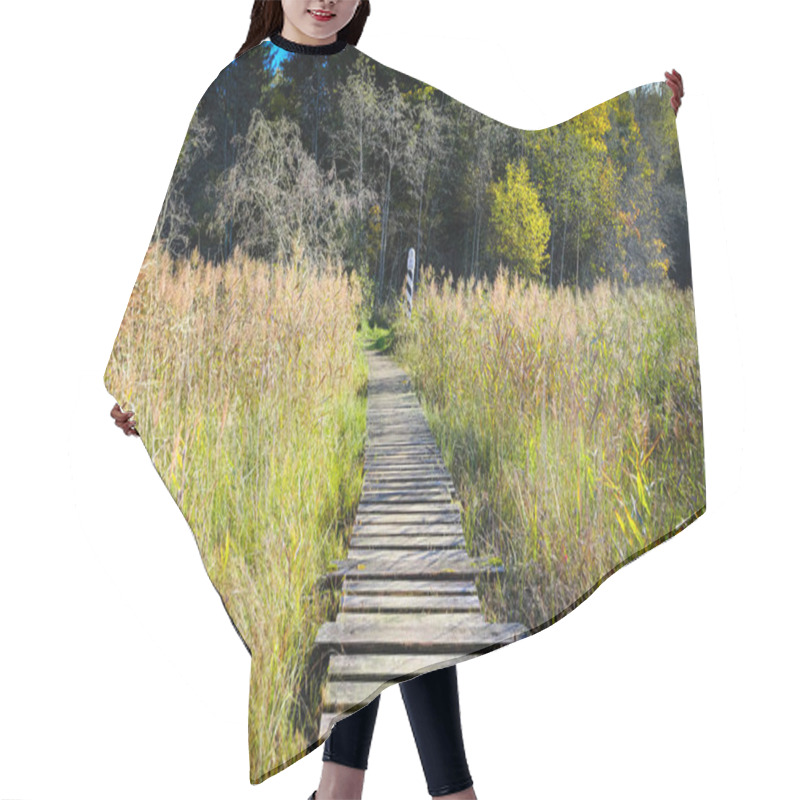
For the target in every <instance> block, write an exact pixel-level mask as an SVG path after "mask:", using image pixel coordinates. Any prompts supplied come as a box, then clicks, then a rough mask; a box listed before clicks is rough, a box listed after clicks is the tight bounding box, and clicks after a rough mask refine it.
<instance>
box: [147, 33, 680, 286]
mask: <svg viewBox="0 0 800 800" xmlns="http://www.w3.org/2000/svg"><path fill="white" fill-rule="evenodd" d="M274 56H275V51H274V49H273V48H269V47H256V48H254V49H253V50H251V51H249V52H247V53H245V54H244V55H243V56H242V57H240V58H239V59H237V60H235V61H233V62H232V63H231V64H230V65H229V66H228V67H226V68H225V70H223V71H222V72H221V73H220V75H219V77H218V78H217V79H216V80H215V81H214V82H213V83H212V85H211V86H210V87H209V89H208V90H207V91H206V93H205V94H204V96H203V98H202V99H201V101H200V103H199V104H198V107H197V110H196V112H195V114H194V116H193V118H192V121H191V123H190V126H189V129H188V131H187V135H186V140H185V142H184V144H183V147H182V149H181V153H180V156H179V158H178V163H177V165H176V168H175V172H174V174H173V176H172V180H171V182H170V186H169V189H168V192H167V196H166V198H165V200H164V204H163V207H162V211H161V214H160V216H159V220H158V224H157V226H156V229H155V231H154V233H153V239H154V240H156V239H158V240H161V241H163V242H164V243H165V244H166V245H167V246H168V247H169V249H170V251H171V252H173V253H174V254H175V255H179V254H181V253H184V254H185V253H188V252H190V251H191V250H192V249H193V248H195V247H197V248H198V251H199V252H200V254H201V255H203V256H206V257H210V258H211V259H212V260H213V261H215V262H216V263H219V262H222V261H224V260H225V259H227V258H228V257H229V255H230V254H231V253H232V251H233V248H234V247H235V246H237V245H238V246H239V247H241V248H243V249H244V250H245V251H246V252H247V253H248V254H250V255H252V256H255V257H263V258H266V259H268V260H272V261H287V260H292V259H295V258H297V257H298V256H302V257H304V258H307V259H310V260H311V261H312V262H316V263H325V261H326V260H327V261H332V262H337V261H341V262H342V263H343V264H344V265H345V267H346V269H348V270H357V271H359V273H360V274H362V275H366V276H369V277H370V278H371V279H373V280H374V282H375V285H376V289H377V294H378V297H379V298H385V297H386V296H387V294H388V293H389V292H398V291H399V290H400V288H401V286H402V281H403V278H404V272H405V263H406V257H407V253H408V248H409V247H415V249H416V252H417V263H418V264H423V265H428V264H431V265H432V266H433V268H434V269H435V270H441V271H443V272H450V273H451V274H452V275H453V277H454V278H460V277H466V278H478V277H480V276H483V275H485V276H488V277H489V278H490V279H491V278H492V277H493V276H494V274H495V272H496V270H497V268H498V266H499V264H500V263H501V262H502V263H503V264H504V265H505V266H506V267H507V268H509V269H510V270H512V271H514V272H518V273H520V274H522V275H525V276H528V277H530V278H533V279H536V280H539V281H541V282H543V283H545V282H546V283H548V284H549V285H550V286H557V285H560V284H567V285H580V286H583V287H590V286H591V285H592V284H593V282H594V281H595V280H596V279H597V278H600V277H612V278H614V279H616V280H620V281H625V282H631V283H640V282H644V281H659V280H665V279H670V280H672V281H674V282H675V283H676V284H677V285H679V286H690V285H691V266H690V254H689V243H688V230H687V222H686V201H685V196H684V191H683V176H682V173H681V165H680V157H679V152H678V142H677V136H676V127H675V120H674V115H673V111H672V109H671V106H670V103H669V99H668V97H669V95H668V88H667V86H666V84H665V83H653V84H649V85H648V86H645V87H639V89H637V90H635V91H632V92H626V93H624V94H622V95H620V96H618V97H616V98H614V99H613V100H610V101H608V102H606V103H603V104H601V105H598V106H596V107H595V108H592V109H590V110H589V111H587V112H585V113H582V114H580V115H578V116H576V117H574V118H572V119H570V120H568V121H567V122H565V123H563V124H560V125H555V126H553V127H550V128H546V129H544V130H541V131H526V130H522V129H519V128H515V127H513V126H509V125H505V124H503V123H500V122H498V121H495V120H493V119H492V118H490V117H488V116H486V115H484V114H481V113H480V112H478V111H475V110H473V109H471V108H469V107H468V106H467V105H465V104H463V103H460V102H458V101H456V100H454V99H453V98H452V97H450V96H448V95H446V94H445V93H443V92H441V91H439V90H437V89H435V88H433V87H431V86H428V85H427V84H424V83H423V82H421V81H419V80H418V79H416V78H412V77H410V76H406V75H403V74H402V73H399V72H396V71H394V70H390V69H388V68H386V67H383V66H381V65H379V64H377V63H376V62H374V61H372V60H371V59H368V58H366V57H365V56H364V55H362V54H361V53H359V52H358V51H357V50H355V49H353V48H348V49H346V50H345V51H342V52H341V53H339V54H336V55H335V56H334V57H331V58H316V57H315V58H303V57H289V58H286V59H284V60H283V62H282V63H281V64H280V65H278V64H277V63H276V60H275V58H274Z"/></svg>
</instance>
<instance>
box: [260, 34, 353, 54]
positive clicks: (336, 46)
mask: <svg viewBox="0 0 800 800" xmlns="http://www.w3.org/2000/svg"><path fill="white" fill-rule="evenodd" d="M269 39H270V41H271V42H272V43H273V44H274V45H275V46H276V47H280V48H281V49H282V50H288V51H289V52H290V53H304V54H306V55H320V56H323V55H329V54H331V53H338V52H340V51H341V50H344V49H345V47H347V40H346V39H337V40H336V41H335V42H331V43H330V44H300V43H299V42H293V41H292V40H291V39H287V38H286V37H285V36H281V34H280V33H277V32H276V33H273V34H272V35H271V36H270V37H269Z"/></svg>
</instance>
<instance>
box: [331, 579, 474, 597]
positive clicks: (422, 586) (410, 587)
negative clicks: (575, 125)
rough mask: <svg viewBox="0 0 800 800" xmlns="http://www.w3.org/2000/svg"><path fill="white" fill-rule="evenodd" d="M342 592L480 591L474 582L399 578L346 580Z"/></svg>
mask: <svg viewBox="0 0 800 800" xmlns="http://www.w3.org/2000/svg"><path fill="white" fill-rule="evenodd" d="M342 591H343V592H345V593H346V594H410V595H414V594H419V595H427V594H462V595H464V594H477V592H478V589H477V587H476V586H475V582H474V581H472V580H464V581H457V580H446V581H440V580H430V581H428V580H414V579H406V578H397V579H394V580H392V579H389V580H382V579H379V578H366V577H364V578H363V579H359V578H349V577H348V578H345V579H344V580H343V581H342Z"/></svg>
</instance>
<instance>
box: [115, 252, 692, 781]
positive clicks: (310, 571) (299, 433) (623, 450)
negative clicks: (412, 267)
mask: <svg viewBox="0 0 800 800" xmlns="http://www.w3.org/2000/svg"><path fill="white" fill-rule="evenodd" d="M369 305H370V303H369V302H368V292H367V291H365V290H363V288H362V286H361V285H360V282H359V280H358V279H357V278H348V277H346V275H345V274H344V273H343V272H342V271H341V270H339V269H330V268H327V269H322V270H310V269H307V268H306V267H304V266H302V265H296V266H293V267H286V268H278V267H275V266H274V265H270V264H266V263H263V262H260V261H256V260H252V259H249V258H246V257H243V256H242V255H241V254H240V253H239V252H238V251H237V252H236V253H235V255H234V256H233V258H232V259H231V260H230V261H229V262H227V263H226V264H225V265H224V266H223V267H221V268H215V267H213V266H211V265H210V264H207V263H206V262H204V261H202V259H200V258H199V256H198V255H197V254H196V253H195V254H193V256H192V257H191V258H190V259H183V260H181V261H175V260H174V259H172V258H170V257H169V256H167V255H166V254H165V253H163V252H162V251H160V250H158V249H156V248H153V249H151V250H150V251H149V252H148V256H147V258H146V259H145V262H144V265H143V267H142V270H141V272H140V274H139V277H138V280H137V283H136V286H135V288H134V292H133V294H132V297H131V300H130V303H129V305H128V309H127V311H126V314H125V317H124V319H123V323H122V326H121V328H120V333H119V336H118V337H117V340H116V342H115V345H114V350H113V352H112V355H111V358H110V360H109V362H108V367H107V369H106V373H105V378H104V379H105V385H106V388H107V389H108V390H109V392H110V393H111V394H112V395H113V396H114V397H115V399H116V400H117V401H118V402H119V403H120V405H121V406H122V407H123V409H125V410H128V409H133V410H134V412H135V415H136V420H137V429H138V430H139V432H140V434H141V437H142V442H143V444H144V445H145V447H146V449H147V451H148V453H149V454H150V457H151V459H152V461H153V464H154V466H155V467H156V469H157V471H158V473H159V475H160V476H161V477H162V479H163V480H164V483H165V485H166V486H167V488H168V489H169V491H170V493H171V494H172V496H173V498H174V499H175V501H176V503H177V504H178V506H179V507H180V508H181V511H182V512H183V514H184V516H185V518H186V520H187V522H188V523H189V525H190V527H191V530H192V532H193V534H194V536H195V538H196V541H197V544H198V547H199V549H200V553H201V556H202V559H203V563H204V565H205V568H206V570H207V572H208V575H209V577H210V578H211V580H212V582H213V584H214V586H215V587H216V588H217V590H218V591H219V592H220V595H221V597H222V599H223V602H224V604H225V607H226V609H227V611H228V613H229V614H230V616H231V618H232V620H233V621H234V623H235V625H236V627H237V629H238V630H239V632H240V633H241V635H242V637H243V638H244V640H245V642H246V643H247V645H248V647H249V649H250V651H251V656H252V670H251V693H250V697H251V705H250V713H249V725H250V737H249V739H250V748H251V770H252V778H253V779H263V777H264V775H265V773H266V772H268V771H270V772H271V773H274V772H275V771H279V769H276V768H275V765H281V767H280V768H282V767H283V766H285V765H286V764H288V763H291V762H292V761H295V760H297V759H298V758H299V757H301V756H302V754H303V753H304V752H305V751H306V749H307V748H308V746H309V743H310V742H314V741H315V740H316V737H317V729H318V724H319V713H320V708H321V686H322V683H323V681H324V678H325V674H324V668H325V664H324V663H322V662H318V661H316V660H315V659H316V658H318V657H317V656H315V655H314V653H313V651H312V645H313V642H314V639H315V637H316V634H317V630H318V628H319V626H320V624H321V623H322V622H324V621H325V620H329V619H333V618H334V617H335V614H336V612H337V609H338V602H339V597H338V593H336V592H332V591H327V590H325V589H323V588H322V587H321V585H320V583H319V579H320V577H321V576H322V575H324V573H326V572H327V571H329V570H330V569H332V568H334V566H335V565H334V564H333V563H332V562H333V560H335V559H341V558H344V556H345V555H346V554H347V549H348V541H349V538H350V534H351V530H352V523H353V519H354V516H355V511H356V508H357V505H358V501H359V497H360V493H361V481H362V466H363V457H364V444H365V437H366V385H367V366H366V360H365V358H364V349H365V348H374V349H388V350H390V351H391V352H392V354H393V355H394V357H395V358H396V359H397V360H398V361H399V363H400V364H401V365H402V366H403V367H404V368H405V369H406V370H407V372H408V373H409V375H410V376H411V378H412V380H413V382H414V385H415V388H416V389H417V391H418V393H419V395H420V398H421V401H422V404H423V409H424V411H425V414H426V416H427V418H428V420H429V422H430V424H431V428H432V430H433V433H434V435H435V436H436V438H437V441H438V442H439V444H440V447H441V450H442V454H443V457H444V459H445V463H446V464H447V466H448V468H449V469H450V471H451V473H452V475H453V479H454V481H455V484H456V487H457V491H458V494H459V497H460V500H461V502H462V504H463V505H464V508H465V515H464V529H465V536H466V540H467V547H468V550H469V551H470V553H471V554H473V555H484V556H489V557H496V558H498V559H499V560H500V561H501V562H502V563H503V565H504V566H505V568H506V572H505V576H504V577H503V578H502V580H501V581H498V580H496V579H485V580H481V581H480V583H479V591H480V596H481V600H482V603H483V606H484V613H485V615H486V617H487V619H488V620H492V621H504V620H513V621H519V622H523V623H526V624H528V625H529V626H530V627H531V628H537V627H540V626H543V625H545V624H550V623H551V622H552V621H554V620H555V619H556V618H558V615H560V614H562V613H563V612H564V611H565V608H567V607H568V606H569V605H570V603H574V601H575V599H576V598H577V597H578V596H580V595H581V594H583V593H585V592H586V591H587V590H589V589H591V587H593V586H594V585H595V584H597V583H598V581H600V580H601V579H603V578H604V577H607V575H608V574H610V571H613V569H615V568H618V567H619V565H620V564H621V563H622V562H624V561H625V560H626V559H628V558H630V557H632V556H635V555H637V554H640V553H641V552H644V550H645V549H647V548H648V547H651V546H653V544H654V543H656V542H658V541H661V539H662V538H663V537H664V536H665V535H667V534H669V533H670V532H673V533H674V532H675V531H676V530H677V529H678V526H680V525H681V524H682V523H684V521H685V520H686V519H687V518H689V517H690V516H691V515H693V514H696V513H697V512H698V511H699V510H701V509H704V507H705V488H704V483H705V481H704V474H703V439H702V418H701V413H700V386H699V378H698V365H697V348H696V343H695V338H694V307H693V300H692V294H691V291H687V290H678V289H675V288H674V287H672V286H671V285H666V286H663V287H661V288H653V287H651V288H647V287H640V288H631V289H626V290H618V289H616V288H614V287H613V286H612V285H610V284H607V283H601V284H599V285H598V286H597V287H595V288H594V289H593V290H592V291H591V292H588V293H578V294H576V293H574V292H573V291H572V290H568V289H559V290H557V291H555V292H552V291H550V290H549V289H546V288H538V287H536V286H532V287H529V288H525V287H523V286H522V285H521V284H519V283H513V282H509V281H508V280H507V279H506V277H505V274H504V273H502V272H501V274H500V276H499V278H498V279H497V280H496V281H495V282H494V284H493V285H489V284H486V283H481V284H478V285H477V286H476V287H473V288H469V289H468V288H467V286H466V285H465V284H464V283H463V282H461V283H460V284H458V285H457V286H452V285H450V284H445V285H444V286H443V287H442V288H441V289H436V288H435V287H434V286H433V285H431V284H429V283H425V282H424V281H423V282H422V285H421V286H419V287H418V290H417V295H416V297H415V306H414V314H413V316H412V317H411V318H410V319H407V318H406V317H405V315H404V314H402V313H395V311H396V310H397V309H398V306H397V305H392V304H389V305H387V306H385V307H383V308H382V309H381V311H380V313H379V314H378V317H377V318H379V319H385V320H388V321H389V325H388V327H371V326H370V325H369V323H368V321H367V318H368V316H369V314H368V312H367V311H366V308H367V307H368V306H369Z"/></svg>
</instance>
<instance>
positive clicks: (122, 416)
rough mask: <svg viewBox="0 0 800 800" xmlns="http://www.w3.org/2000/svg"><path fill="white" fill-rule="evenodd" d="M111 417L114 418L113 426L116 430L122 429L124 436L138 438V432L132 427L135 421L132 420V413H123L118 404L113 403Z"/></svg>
mask: <svg viewBox="0 0 800 800" xmlns="http://www.w3.org/2000/svg"><path fill="white" fill-rule="evenodd" d="M111 416H112V417H114V424H115V425H116V426H117V427H118V428H122V430H123V431H125V435H126V436H131V435H133V436H139V431H137V430H136V428H135V427H134V425H136V420H134V419H133V411H123V410H122V409H121V408H120V407H119V403H114V408H112V409H111ZM140 438H141V437H140Z"/></svg>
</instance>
